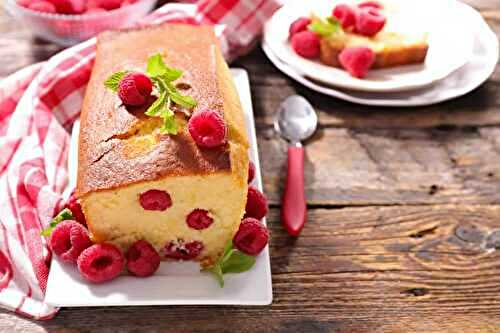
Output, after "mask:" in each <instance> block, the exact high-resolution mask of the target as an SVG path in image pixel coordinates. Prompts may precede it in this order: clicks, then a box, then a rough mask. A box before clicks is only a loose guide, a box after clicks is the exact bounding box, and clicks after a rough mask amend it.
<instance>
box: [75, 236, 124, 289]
mask: <svg viewBox="0 0 500 333" xmlns="http://www.w3.org/2000/svg"><path fill="white" fill-rule="evenodd" d="M77 263H78V270H79V271H80V274H81V275H82V276H83V277H84V278H85V279H87V280H89V281H90V282H93V283H101V282H105V281H109V280H112V279H114V278H115V277H117V276H118V275H120V273H121V272H122V270H123V267H125V257H124V256H123V253H122V252H121V251H120V249H118V248H117V247H116V246H114V245H112V244H106V243H103V244H94V245H92V246H91V247H89V248H88V249H86V250H85V251H83V252H82V254H80V256H79V257H78V262H77Z"/></svg>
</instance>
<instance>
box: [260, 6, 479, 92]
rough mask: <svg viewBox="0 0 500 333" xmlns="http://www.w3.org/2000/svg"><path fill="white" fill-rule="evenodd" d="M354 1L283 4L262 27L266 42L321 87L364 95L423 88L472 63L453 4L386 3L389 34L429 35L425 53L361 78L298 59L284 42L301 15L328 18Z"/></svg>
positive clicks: (469, 37) (468, 39)
mask: <svg viewBox="0 0 500 333" xmlns="http://www.w3.org/2000/svg"><path fill="white" fill-rule="evenodd" d="M352 1H353V0H338V1H337V2H336V3H332V2H331V1H324V0H310V1H293V2H287V4H286V5H284V6H283V7H282V8H281V9H279V10H278V11H277V12H276V13H275V14H274V15H273V17H272V18H271V19H270V20H269V21H268V22H267V23H266V25H265V27H264V43H266V45H267V46H268V47H269V48H270V50H271V51H272V52H273V53H274V54H275V55H276V56H277V57H278V58H279V59H280V60H281V61H283V62H285V63H287V64H288V65H290V66H291V67H294V68H296V69H297V70H299V71H300V72H303V73H307V76H308V77H309V78H311V79H313V80H316V81H319V82H321V83H323V84H328V85H333V86H336V87H341V88H344V89H352V90H359V91H368V92H396V91H407V90H413V89H417V88H422V87H425V86H428V85H431V84H433V83H436V82H438V81H439V80H442V79H444V78H445V77H446V76H448V75H449V74H450V73H452V72H453V71H455V70H457V69H459V68H460V67H462V66H463V65H464V64H465V63H466V62H467V61H468V60H469V58H470V56H471V54H472V46H473V34H472V32H471V30H470V27H469V26H467V25H466V24H464V22H463V18H462V17H463V15H464V13H463V7H462V6H460V5H459V3H458V2H457V1H455V0H445V1H435V0H434V1H433V0H419V1H414V0H392V1H391V0H389V1H384V5H385V8H386V9H387V11H388V19H387V24H386V27H384V29H386V30H387V31H398V32H404V33H407V34H410V35H422V34H427V35H428V43H429V51H428V53H427V57H426V60H425V63H424V64H421V65H407V66H399V67H395V68H388V69H378V70H372V71H370V72H369V73H368V75H367V76H366V77H365V78H364V79H357V78H354V77H352V76H350V75H349V74H348V73H347V72H346V71H344V70H342V69H339V68H335V67H331V66H326V65H323V64H322V63H321V62H320V61H319V60H318V61H315V60H309V59H306V58H303V57H300V56H299V55H297V54H296V53H295V52H294V51H293V49H292V48H291V46H290V43H289V41H288V29H289V26H290V24H291V23H292V22H293V21H294V20H295V19H297V18H298V17H300V16H308V15H309V14H310V13H315V14H316V15H318V16H321V17H326V16H328V15H329V14H330V13H331V11H332V8H333V7H334V6H335V5H336V4H338V3H346V2H352Z"/></svg>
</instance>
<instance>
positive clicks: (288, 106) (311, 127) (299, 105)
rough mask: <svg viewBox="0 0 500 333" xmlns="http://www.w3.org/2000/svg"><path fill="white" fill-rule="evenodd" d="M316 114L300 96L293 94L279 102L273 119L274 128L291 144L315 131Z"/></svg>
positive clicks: (297, 143) (295, 143)
mask: <svg viewBox="0 0 500 333" xmlns="http://www.w3.org/2000/svg"><path fill="white" fill-rule="evenodd" d="M317 126H318V116H317V115H316V112H315V111H314V109H313V107H312V105H311V104H310V103H309V102H308V101H307V99H305V98H304V97H302V96H299V95H293V96H290V97H288V98H287V99H286V100H285V101H284V102H283V103H281V105H280V107H279V109H278V112H277V113H276V117H275V119H274V128H275V130H276V131H277V132H278V133H279V134H280V135H281V136H282V137H283V138H285V139H286V140H288V141H289V142H290V143H292V144H293V145H300V142H301V141H303V140H306V139H307V138H309V137H310V136H311V135H313V133H314V132H315V131H316V128H317Z"/></svg>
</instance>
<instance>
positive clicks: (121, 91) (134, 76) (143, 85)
mask: <svg viewBox="0 0 500 333" xmlns="http://www.w3.org/2000/svg"><path fill="white" fill-rule="evenodd" d="M104 9H107V8H104ZM151 91H153V82H151V79H150V78H149V77H147V76H146V75H144V74H142V73H138V72H133V73H129V74H127V75H125V76H124V77H123V79H121V81H120V84H119V86H118V96H119V97H120V99H121V100H122V102H123V104H125V105H142V104H144V103H145V102H146V100H147V98H148V97H149V96H150V95H151Z"/></svg>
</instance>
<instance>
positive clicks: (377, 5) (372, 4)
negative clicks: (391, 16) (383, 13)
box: [358, 1, 384, 9]
mask: <svg viewBox="0 0 500 333" xmlns="http://www.w3.org/2000/svg"><path fill="white" fill-rule="evenodd" d="M358 8H375V9H383V8H384V6H382V4H380V3H378V2H376V1H365V2H362V3H360V4H359V5H358Z"/></svg>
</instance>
